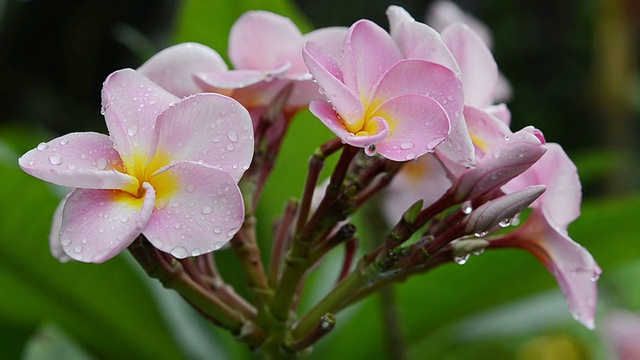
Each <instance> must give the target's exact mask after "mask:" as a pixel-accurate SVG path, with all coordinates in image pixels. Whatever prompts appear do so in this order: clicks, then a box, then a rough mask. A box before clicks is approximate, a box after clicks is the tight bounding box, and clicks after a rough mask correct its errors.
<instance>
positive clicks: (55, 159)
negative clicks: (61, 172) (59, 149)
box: [49, 153, 62, 165]
mask: <svg viewBox="0 0 640 360" xmlns="http://www.w3.org/2000/svg"><path fill="white" fill-rule="evenodd" d="M49 161H50V162H51V163H52V164H53V165H60V164H62V155H60V154H58V153H54V154H52V155H51V156H49Z"/></svg>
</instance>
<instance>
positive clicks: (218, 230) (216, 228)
mask: <svg viewBox="0 0 640 360" xmlns="http://www.w3.org/2000/svg"><path fill="white" fill-rule="evenodd" d="M213 232H214V233H216V234H220V233H221V232H222V229H221V228H220V226H216V227H214V228H213Z"/></svg>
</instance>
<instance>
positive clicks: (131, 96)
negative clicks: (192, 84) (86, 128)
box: [102, 69, 178, 173]
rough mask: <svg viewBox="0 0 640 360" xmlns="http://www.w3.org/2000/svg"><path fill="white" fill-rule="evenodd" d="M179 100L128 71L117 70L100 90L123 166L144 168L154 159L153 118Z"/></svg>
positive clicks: (155, 138) (105, 115)
mask: <svg viewBox="0 0 640 360" xmlns="http://www.w3.org/2000/svg"><path fill="white" fill-rule="evenodd" d="M176 101H178V98H177V97H176V96H174V95H172V94H170V93H168V92H167V91H166V90H164V89H162V88H161V87H160V86H158V85H157V84H156V83H154V82H152V81H151V80H149V79H147V78H146V77H144V76H143V75H142V74H140V73H138V72H136V71H135V70H131V69H124V70H119V71H116V72H114V73H112V74H111V75H109V77H108V78H107V80H106V81H105V82H104V86H103V88H102V112H103V113H104V117H105V120H106V122H107V128H108V129H109V134H110V135H111V138H112V139H113V143H114V145H115V148H116V150H118V153H120V157H121V158H122V161H123V162H124V165H125V167H126V168H127V169H129V173H131V171H132V170H131V169H136V168H144V166H145V165H147V164H148V161H150V160H151V158H152V157H153V154H154V151H155V148H156V142H157V136H158V135H157V131H156V129H155V124H156V118H157V117H158V115H160V113H162V112H163V111H164V110H166V109H167V108H168V107H169V105H170V104H171V103H174V102H176Z"/></svg>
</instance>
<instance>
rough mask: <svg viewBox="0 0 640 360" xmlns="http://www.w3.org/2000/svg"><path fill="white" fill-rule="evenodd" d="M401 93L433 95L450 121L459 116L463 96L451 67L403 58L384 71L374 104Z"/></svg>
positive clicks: (460, 86) (455, 120)
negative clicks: (387, 70)
mask: <svg viewBox="0 0 640 360" xmlns="http://www.w3.org/2000/svg"><path fill="white" fill-rule="evenodd" d="M404 94H419V95H424V96H428V97H431V98H433V99H434V100H435V101H437V102H438V103H439V104H440V105H441V106H442V107H443V108H444V110H445V111H446V113H447V116H448V117H449V120H450V122H451V123H452V124H454V123H457V121H458V119H460V117H461V116H462V109H463V106H464V99H463V94H462V85H461V82H460V79H459V78H458V76H457V75H456V74H455V73H454V72H453V71H451V70H449V69H447V68H445V67H443V66H442V65H438V64H435V63H432V62H428V61H424V60H415V59H410V60H402V61H400V62H398V63H397V64H395V65H394V66H393V67H392V68H391V69H390V70H389V72H387V73H386V74H385V75H384V77H383V78H382V79H381V81H380V83H379V84H378V85H377V87H376V92H375V100H374V103H375V104H379V103H381V102H382V101H384V100H387V99H391V98H394V97H397V96H400V95H404Z"/></svg>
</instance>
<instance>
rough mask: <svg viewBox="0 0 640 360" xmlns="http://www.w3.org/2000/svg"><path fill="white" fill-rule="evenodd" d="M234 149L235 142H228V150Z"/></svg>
mask: <svg viewBox="0 0 640 360" xmlns="http://www.w3.org/2000/svg"><path fill="white" fill-rule="evenodd" d="M233 149H235V147H234V146H233V144H231V143H229V144H227V150H229V151H232V150H233Z"/></svg>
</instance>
